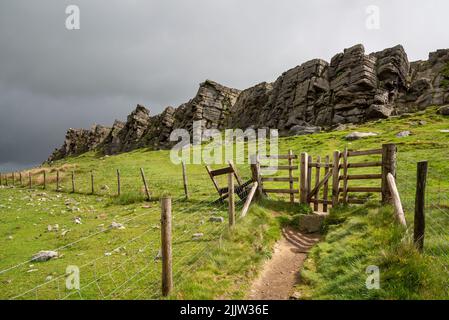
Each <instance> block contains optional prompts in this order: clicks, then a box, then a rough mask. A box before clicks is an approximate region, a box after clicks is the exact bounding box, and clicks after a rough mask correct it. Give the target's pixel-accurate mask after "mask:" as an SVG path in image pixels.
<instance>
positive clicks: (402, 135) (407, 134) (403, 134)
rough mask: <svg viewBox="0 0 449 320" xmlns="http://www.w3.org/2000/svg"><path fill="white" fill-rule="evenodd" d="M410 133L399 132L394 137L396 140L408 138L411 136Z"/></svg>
mask: <svg viewBox="0 0 449 320" xmlns="http://www.w3.org/2000/svg"><path fill="white" fill-rule="evenodd" d="M411 134H412V133H411V132H410V131H401V132H399V133H397V134H396V137H398V138H404V137H408V136H409V135H411Z"/></svg>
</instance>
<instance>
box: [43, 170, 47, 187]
mask: <svg viewBox="0 0 449 320" xmlns="http://www.w3.org/2000/svg"><path fill="white" fill-rule="evenodd" d="M43 174H44V190H45V189H47V171H45V170H44V172H43Z"/></svg>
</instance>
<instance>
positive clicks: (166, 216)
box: [161, 197, 173, 297]
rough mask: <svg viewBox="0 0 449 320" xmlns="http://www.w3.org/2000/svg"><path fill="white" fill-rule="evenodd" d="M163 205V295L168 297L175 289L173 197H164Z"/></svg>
mask: <svg viewBox="0 0 449 320" xmlns="http://www.w3.org/2000/svg"><path fill="white" fill-rule="evenodd" d="M161 207H162V208H161V209H162V210H161V255H162V295H163V296H165V297H166V296H168V295H169V294H170V292H171V291H172V289H173V273H172V233H171V231H172V225H171V224H172V212H171V198H168V197H164V198H162V201H161Z"/></svg>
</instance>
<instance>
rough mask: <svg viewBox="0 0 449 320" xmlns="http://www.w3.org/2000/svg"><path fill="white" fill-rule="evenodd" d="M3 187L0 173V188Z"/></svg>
mask: <svg viewBox="0 0 449 320" xmlns="http://www.w3.org/2000/svg"><path fill="white" fill-rule="evenodd" d="M2 185H3V181H2V174H1V173H0V186H2Z"/></svg>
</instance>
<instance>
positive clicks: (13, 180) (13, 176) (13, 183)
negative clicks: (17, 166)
mask: <svg viewBox="0 0 449 320" xmlns="http://www.w3.org/2000/svg"><path fill="white" fill-rule="evenodd" d="M15 184H16V175H15V174H14V172H13V173H12V186H13V187H14V186H15Z"/></svg>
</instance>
